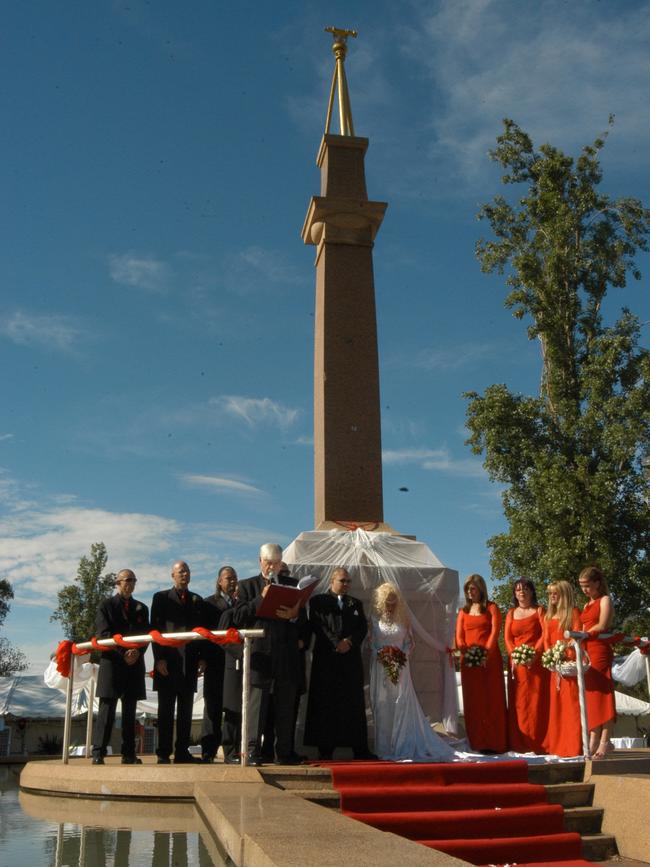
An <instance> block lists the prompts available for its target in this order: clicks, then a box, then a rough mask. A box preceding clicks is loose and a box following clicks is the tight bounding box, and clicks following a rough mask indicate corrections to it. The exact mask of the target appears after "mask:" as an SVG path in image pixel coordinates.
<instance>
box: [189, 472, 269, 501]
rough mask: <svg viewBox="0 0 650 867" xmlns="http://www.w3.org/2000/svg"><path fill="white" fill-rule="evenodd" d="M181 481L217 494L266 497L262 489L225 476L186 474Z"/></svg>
mask: <svg viewBox="0 0 650 867" xmlns="http://www.w3.org/2000/svg"><path fill="white" fill-rule="evenodd" d="M181 479H182V480H183V482H185V484H187V485H190V486H191V487H197V488H207V489H208V490H211V491H214V492H215V493H225V494H244V495H246V496H251V495H252V496H255V497H259V496H264V495H265V492H264V491H263V490H262V489H261V488H256V487H255V486H254V485H250V484H248V483H247V482H242V481H239V480H238V479H231V478H226V477H223V476H202V475H195V474H192V473H186V474H184V475H182V476H181Z"/></svg>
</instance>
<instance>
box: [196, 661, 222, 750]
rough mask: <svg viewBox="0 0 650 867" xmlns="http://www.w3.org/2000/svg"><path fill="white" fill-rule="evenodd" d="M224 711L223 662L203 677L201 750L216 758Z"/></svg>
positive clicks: (219, 744)
mask: <svg viewBox="0 0 650 867" xmlns="http://www.w3.org/2000/svg"><path fill="white" fill-rule="evenodd" d="M222 713H223V662H222V664H221V670H217V671H210V669H208V670H207V671H206V673H205V675H204V678H203V726H202V728H201V752H202V753H203V755H204V756H210V757H212V758H214V756H216V754H217V750H218V749H219V747H220V746H221V739H222V732H221V714H222Z"/></svg>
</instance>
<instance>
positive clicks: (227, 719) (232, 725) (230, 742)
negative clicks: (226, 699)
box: [221, 708, 241, 759]
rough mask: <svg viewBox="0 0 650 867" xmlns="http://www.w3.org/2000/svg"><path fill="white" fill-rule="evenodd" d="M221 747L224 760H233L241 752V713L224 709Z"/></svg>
mask: <svg viewBox="0 0 650 867" xmlns="http://www.w3.org/2000/svg"><path fill="white" fill-rule="evenodd" d="M222 734H223V736H222V739H221V745H222V747H223V757H224V759H234V758H236V757H237V756H239V754H240V752H241V713H239V711H234V710H229V709H228V708H226V709H225V710H224V712H223V731H222Z"/></svg>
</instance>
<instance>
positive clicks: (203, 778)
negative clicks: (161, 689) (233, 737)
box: [20, 757, 466, 867]
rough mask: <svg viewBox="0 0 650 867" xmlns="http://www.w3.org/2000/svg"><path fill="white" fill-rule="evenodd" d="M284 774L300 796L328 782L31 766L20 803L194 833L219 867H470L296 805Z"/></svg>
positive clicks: (296, 774) (209, 770)
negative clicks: (222, 866)
mask: <svg viewBox="0 0 650 867" xmlns="http://www.w3.org/2000/svg"><path fill="white" fill-rule="evenodd" d="M283 774H284V776H287V777H289V778H291V779H292V780H293V781H294V782H295V781H297V782H299V784H300V788H301V789H304V788H309V787H310V786H314V787H316V788H317V787H319V786H320V785H321V784H322V781H323V779H324V777H327V778H329V773H327V772H325V773H324V771H323V769H321V768H312V767H309V766H304V767H291V768H289V767H287V768H282V767H276V766H269V767H268V768H238V767H237V766H232V765H223V764H220V763H217V764H213V765H200V764H195V765H158V764H156V763H155V757H143V764H142V765H122V764H120V760H119V757H118V758H116V759H110V758H109V759H107V760H106V764H105V765H103V766H99V767H98V766H96V765H92V764H91V762H90V760H89V759H71V760H70V762H69V764H67V765H64V764H63V763H62V762H61V761H47V762H30V763H28V764H27V765H25V767H24V769H23V771H22V773H21V776H20V786H21V795H20V801H21V805H22V807H23V809H24V810H25V812H27V813H28V814H29V815H31V816H34V817H35V818H40V819H47V820H49V821H65V822H71V821H74V822H77V823H79V824H87V825H94V826H100V827H101V826H104V827H111V828H115V827H120V828H133V829H136V830H139V829H143V828H147V829H150V830H164V831H174V830H178V831H192V832H198V833H200V834H201V836H202V839H203V841H204V843H206V846H207V848H208V851H210V852H211V854H212V851H214V855H213V860H214V861H215V863H217V864H218V863H223V860H224V854H225V855H227V856H228V857H229V858H230V859H232V861H233V862H234V863H235V864H236V865H237V867H274V865H282V867H341V864H346V865H348V867H355V865H358V867H361V865H367V864H372V865H373V867H395V864H399V865H400V867H464V865H466V862H465V861H460V860H459V859H458V858H452V857H451V856H449V855H445V854H444V853H442V852H436V851H434V850H433V849H427V848H425V847H424V846H420V845H419V844H418V843H413V842H411V841H410V840H405V839H404V838H402V837H398V836H396V835H395V834H386V833H384V832H383V831H378V830H377V829H375V828H371V827H370V826H369V825H364V824H362V823H361V822H356V821H355V820H354V819H349V818H347V816H343V815H341V814H340V813H338V812H337V811H335V810H329V809H324V808H323V807H321V806H318V805H317V804H314V803H310V802H309V801H307V800H305V799H304V798H302V797H296V795H295V794H293V792H292V790H291V789H290V788H288V789H284V788H281V787H280V785H279V784H278V779H279V778H281V777H282V776H283ZM265 775H268V781H267V780H265ZM71 799H74V800H71ZM211 850H212V851H211Z"/></svg>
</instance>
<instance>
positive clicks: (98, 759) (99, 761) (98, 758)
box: [92, 756, 104, 765]
mask: <svg viewBox="0 0 650 867" xmlns="http://www.w3.org/2000/svg"><path fill="white" fill-rule="evenodd" d="M92 763H93V765H103V764H104V757H103V756H93V761H92Z"/></svg>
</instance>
